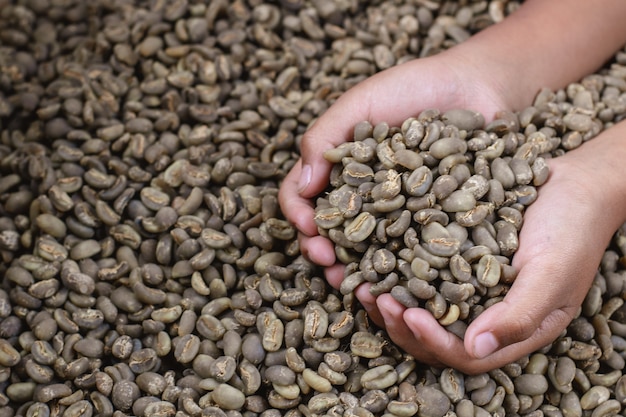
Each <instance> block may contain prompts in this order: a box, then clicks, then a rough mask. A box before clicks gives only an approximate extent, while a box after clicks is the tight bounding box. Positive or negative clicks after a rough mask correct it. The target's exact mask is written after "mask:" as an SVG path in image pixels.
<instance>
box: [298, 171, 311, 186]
mask: <svg viewBox="0 0 626 417" xmlns="http://www.w3.org/2000/svg"><path fill="white" fill-rule="evenodd" d="M310 183H311V165H303V166H302V172H300V181H299V182H298V192H302V191H304V190H305V189H306V187H308V186H309V184H310Z"/></svg>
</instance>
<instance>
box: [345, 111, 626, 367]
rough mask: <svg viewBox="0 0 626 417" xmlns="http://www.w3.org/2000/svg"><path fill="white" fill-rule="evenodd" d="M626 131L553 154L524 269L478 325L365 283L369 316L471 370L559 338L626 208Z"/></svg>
mask: <svg viewBox="0 0 626 417" xmlns="http://www.w3.org/2000/svg"><path fill="white" fill-rule="evenodd" d="M625 133H626V124H625V123H621V124H620V125H617V126H616V127H615V128H613V129H610V130H607V131H606V132H604V133H603V134H601V135H600V136H599V137H597V138H595V139H593V140H592V141H590V142H588V143H586V144H585V145H583V146H582V147H580V148H579V149H577V150H574V151H571V152H569V153H567V154H566V155H564V156H562V157H559V158H555V159H553V160H550V161H549V165H550V169H551V174H550V177H549V179H548V181H547V182H546V183H545V184H544V185H543V186H542V187H541V188H540V190H539V196H538V198H537V200H536V201H535V202H534V203H533V204H532V205H531V206H530V207H529V208H528V210H527V211H526V213H525V215H524V224H523V227H522V230H521V233H520V240H519V241H520V247H519V249H518V251H517V253H516V254H515V255H514V258H513V266H514V267H515V268H516V269H517V270H518V271H519V274H518V276H517V279H516V280H515V282H514V284H513V285H512V287H511V289H510V291H509V293H508V294H507V295H506V297H505V298H504V300H503V301H502V302H500V303H498V304H495V305H493V306H492V307H490V308H488V309H487V310H485V312H484V313H483V314H481V315H480V316H479V317H478V318H477V319H476V320H475V321H474V322H473V323H472V324H471V325H470V326H469V328H468V330H467V332H466V334H465V340H464V341H461V340H460V339H459V338H457V337H455V336H453V335H452V334H450V333H448V332H446V331H445V330H444V329H443V328H442V327H441V326H439V324H438V323H437V321H436V320H435V319H434V318H433V317H432V316H431V315H430V313H428V312H427V311H425V310H422V309H415V308H413V309H405V308H404V307H403V306H402V305H400V304H399V303H398V302H396V301H395V300H394V299H393V298H392V297H391V296H390V295H384V296H380V297H378V299H376V300H375V299H374V298H373V297H372V296H371V295H369V293H368V291H367V288H365V286H362V288H359V289H358V290H357V291H358V297H359V299H360V301H361V302H362V303H363V304H364V306H365V308H366V310H368V312H369V315H370V317H371V318H372V319H373V320H374V321H375V322H377V323H378V324H380V325H382V326H384V327H386V330H387V332H388V334H389V336H390V337H391V339H392V340H394V341H395V342H396V343H397V344H398V345H399V346H400V347H402V348H403V349H405V350H406V351H407V352H408V353H410V354H412V355H414V356H415V357H416V358H417V359H418V360H420V361H422V362H426V363H429V364H431V365H446V366H451V367H454V368H456V369H459V370H461V371H463V372H466V373H479V372H484V371H487V370H490V369H494V368H497V367H500V366H503V365H505V364H507V363H510V362H513V361H515V360H517V359H519V358H520V357H522V356H524V355H527V354H529V353H531V352H533V351H535V350H537V349H539V348H542V347H543V346H546V345H548V344H549V343H551V342H552V341H553V340H554V339H556V338H557V337H558V335H559V334H560V333H561V332H562V331H563V330H564V329H565V328H566V326H567V325H568V324H569V322H570V321H571V319H572V318H574V317H575V315H576V313H577V311H578V308H579V307H580V305H581V303H582V301H583V299H584V297H585V295H586V294H587V291H588V290H589V287H590V285H591V283H592V281H593V278H594V276H595V274H596V271H597V268H598V265H599V263H600V260H601V258H602V255H603V253H604V251H605V249H606V247H607V245H608V243H609V241H610V239H611V236H612V235H613V233H614V232H615V230H617V228H618V227H619V226H620V225H621V224H622V223H623V222H624V220H625V218H626V209H624V207H626V206H624V200H625V199H626V191H625V187H624V186H623V185H622V184H620V180H619V178H620V177H621V175H620V172H623V171H624V168H623V166H622V165H621V162H620V161H623V160H624V159H623V158H624V155H625V154H626V144H625V143H624V141H623V139H624V137H623V135H624V134H625ZM612 153H613V154H612Z"/></svg>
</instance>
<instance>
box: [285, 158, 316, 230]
mask: <svg viewBox="0 0 626 417" xmlns="http://www.w3.org/2000/svg"><path fill="white" fill-rule="evenodd" d="M301 165H302V161H298V162H297V163H296V165H294V167H293V168H292V169H291V171H289V173H288V174H287V176H286V177H285V179H284V180H283V182H282V184H281V186H280V190H279V191H278V202H279V204H280V208H281V210H282V212H283V214H284V215H285V218H286V219H287V220H289V221H290V222H291V223H292V224H294V225H295V226H296V228H297V229H298V230H299V231H300V232H301V233H303V234H305V235H306V236H316V235H317V234H318V232H317V225H316V224H315V221H314V216H315V210H314V209H313V202H312V201H311V200H310V199H308V198H304V197H302V196H301V195H299V194H298V181H299V178H300V171H301Z"/></svg>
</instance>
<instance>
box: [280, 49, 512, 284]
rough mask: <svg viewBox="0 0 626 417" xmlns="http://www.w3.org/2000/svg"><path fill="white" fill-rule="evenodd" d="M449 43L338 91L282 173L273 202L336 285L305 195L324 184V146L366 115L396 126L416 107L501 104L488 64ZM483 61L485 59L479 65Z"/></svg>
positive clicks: (490, 111) (331, 255)
mask: <svg viewBox="0 0 626 417" xmlns="http://www.w3.org/2000/svg"><path fill="white" fill-rule="evenodd" d="M454 50H455V48H452V49H451V50H449V51H446V52H442V53H440V54H438V55H436V56H433V57H428V58H423V59H417V60H413V61H409V62H407V63H404V64H401V65H398V66H396V67H392V68H390V69H388V70H385V71H382V72H380V73H378V74H376V75H374V76H372V77H370V78H368V79H366V80H365V81H363V82H361V83H359V84H358V85H356V86H355V87H353V88H352V89H350V90H349V91H347V92H346V93H344V94H343V95H342V96H341V97H340V98H339V99H338V100H337V101H336V102H335V103H334V104H333V105H332V106H331V107H330V108H329V109H328V110H327V111H326V112H325V113H324V114H323V115H322V116H321V117H320V118H319V119H318V120H317V121H316V122H315V123H314V124H313V126H312V127H311V128H310V129H309V130H308V131H307V132H306V133H305V134H304V136H303V138H302V142H301V159H300V160H299V161H298V162H297V164H296V165H295V166H294V168H293V169H292V170H291V171H290V172H289V174H288V175H287V176H286V178H285V179H284V181H283V183H282V185H281V187H280V193H279V202H280V206H281V209H282V211H283V213H284V215H285V217H286V218H287V219H288V220H289V221H290V222H292V223H293V224H294V225H295V226H296V228H297V229H298V231H299V241H300V248H301V252H302V254H303V255H304V256H305V257H307V258H309V259H310V260H311V261H312V262H314V263H316V264H318V265H321V266H323V267H325V275H326V278H327V280H328V281H329V282H330V284H331V285H333V286H334V287H336V288H338V287H339V284H340V282H341V280H342V279H343V266H342V265H340V264H337V261H336V258H335V251H334V247H333V245H332V244H331V242H330V241H329V240H328V239H326V238H324V237H321V236H319V234H318V231H317V226H316V225H315V222H314V220H313V217H314V206H313V204H314V201H312V200H311V199H312V198H314V197H315V196H316V195H318V194H320V193H321V192H322V191H324V189H325V188H326V187H327V186H328V182H329V175H330V170H331V167H332V165H331V164H330V163H329V162H328V161H326V160H325V159H324V157H323V153H324V151H326V150H328V149H332V148H335V147H336V146H337V145H339V144H341V143H343V142H346V141H349V140H351V139H352V131H353V128H354V125H355V124H357V123H358V122H361V121H365V120H367V121H369V122H370V123H372V124H373V125H375V124H377V123H379V122H387V123H388V124H389V125H392V126H394V125H395V126H399V125H400V124H401V123H402V122H403V121H404V120H405V119H407V118H409V117H411V116H417V115H418V114H419V113H420V112H421V111H422V110H424V109H429V108H434V109H439V110H441V111H445V110H448V109H453V108H464V109H472V110H476V111H479V112H481V113H482V114H483V115H484V116H485V118H487V119H490V118H492V117H493V115H494V113H495V112H496V111H498V110H504V109H506V108H507V107H506V105H505V103H504V101H503V100H502V99H501V94H500V93H499V92H498V91H497V88H496V87H495V86H494V83H493V77H491V76H490V74H489V70H485V69H482V68H481V67H480V65H478V64H475V63H473V62H469V59H468V58H466V57H463V56H461V55H460V54H455V51H454ZM482 66H483V67H484V66H485V65H482Z"/></svg>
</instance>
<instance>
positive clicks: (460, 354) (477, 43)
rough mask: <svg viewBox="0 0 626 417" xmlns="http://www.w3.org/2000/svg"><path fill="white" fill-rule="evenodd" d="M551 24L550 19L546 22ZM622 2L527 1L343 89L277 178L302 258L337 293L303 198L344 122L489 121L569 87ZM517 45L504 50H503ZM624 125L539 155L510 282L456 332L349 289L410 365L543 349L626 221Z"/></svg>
mask: <svg viewBox="0 0 626 417" xmlns="http://www.w3.org/2000/svg"><path fill="white" fill-rule="evenodd" d="M557 16H558V18H555V17H557ZM624 16H626V2H624V1H623V0H598V1H595V2H589V1H588V0H529V1H526V2H525V3H524V4H523V6H522V7H520V9H519V10H518V11H516V12H515V13H513V14H512V15H511V16H509V17H507V18H506V19H505V20H504V21H503V22H501V23H499V24H497V25H494V26H492V27H490V28H488V29H486V30H484V31H482V32H480V33H478V34H477V35H475V36H473V37H472V38H470V39H469V40H467V41H466V42H464V43H462V44H460V45H458V46H456V47H454V48H451V49H449V50H448V51H445V52H442V53H440V54H438V55H436V56H433V57H428V58H423V59H418V60H413V61H410V62H407V63H405V64H402V65H399V66H396V67H393V68H390V69H388V70H386V71H382V72H380V73H378V74H376V75H374V76H372V77H370V78H369V79H367V80H365V81H363V82H362V83H360V84H358V85H356V86H355V87H353V88H352V89H351V90H349V91H348V92H346V93H344V94H343V95H342V96H341V97H340V98H339V99H338V100H337V101H336V102H335V104H333V106H331V107H330V108H329V109H328V110H327V111H326V113H325V114H324V115H322V116H321V117H320V118H319V119H318V120H317V121H316V123H315V124H314V125H313V126H312V127H311V128H310V129H309V131H308V132H307V133H306V134H305V135H304V137H303V140H302V144H301V160H300V161H299V162H298V163H297V164H296V165H295V166H294V168H293V169H292V170H291V172H290V173H289V174H288V176H287V177H286V179H285V181H284V182H283V184H282V186H281V190H280V194H279V201H280V204H281V208H282V210H283V213H284V214H285V216H286V217H287V219H288V220H290V221H291V222H292V223H293V224H295V226H296V227H297V228H298V230H299V233H300V236H299V238H300V244H301V249H302V253H303V254H304V255H305V256H307V257H308V258H309V259H310V260H311V261H312V262H315V263H317V264H319V265H321V266H323V267H324V269H325V275H326V278H327V280H328V282H329V283H330V284H331V285H332V286H334V287H335V288H338V287H339V285H340V283H341V280H342V279H343V270H344V266H343V265H341V264H339V263H337V260H336V259H335V255H334V249H333V245H332V244H331V242H330V241H329V240H327V239H325V238H323V237H321V236H319V235H318V233H317V227H316V225H315V223H314V221H313V215H314V210H313V207H314V206H313V202H312V200H311V199H312V198H313V197H315V196H316V195H317V194H319V193H320V192H322V191H323V190H324V189H325V188H326V187H327V185H328V178H329V172H330V168H331V165H330V164H329V163H328V162H327V161H325V160H324V159H323V157H322V154H323V152H324V151H325V150H327V149H331V148H334V147H336V146H337V145H338V144H340V143H342V142H345V141H347V140H350V137H351V134H352V128H353V126H354V125H355V124H356V123H357V122H360V121H362V120H369V121H370V122H371V123H372V124H376V123H379V122H383V121H385V122H387V123H389V124H390V125H399V124H400V123H401V122H402V121H403V120H405V119H406V118H408V117H411V116H414V115H416V114H418V113H419V112H420V111H422V110H424V109H427V108H437V109H440V110H442V111H445V110H447V109H453V108H468V109H473V110H477V111H479V112H481V113H482V114H483V115H485V118H486V119H487V121H489V120H491V119H493V117H494V114H495V112H497V111H499V110H520V109H522V108H523V107H525V106H527V105H530V104H531V103H532V101H533V99H534V97H535V95H536V93H537V92H538V91H539V90H540V89H541V88H543V87H547V88H551V89H553V90H555V89H558V88H561V87H564V86H566V85H567V84H568V83H571V82H574V81H577V80H579V79H580V78H582V77H583V76H585V75H586V74H590V73H592V72H593V71H595V70H597V69H598V68H599V67H601V66H602V64H603V63H604V62H606V60H607V59H609V58H610V57H611V56H613V55H614V54H615V52H616V51H617V50H618V49H619V48H620V47H621V46H622V45H623V42H624V40H626V26H624V25H623V17H624ZM513 52H515V53H513ZM624 136H626V123H618V124H616V125H615V126H614V127H612V128H610V129H607V130H606V131H604V132H603V133H601V134H600V135H599V136H598V137H596V138H594V139H593V140H592V141H589V142H586V143H585V144H583V145H582V146H581V147H579V148H578V149H576V150H574V151H570V152H568V153H567V154H565V155H564V156H562V157H559V158H555V159H553V160H551V161H549V165H550V177H549V179H548V181H547V182H546V184H544V185H543V186H542V187H541V188H540V190H539V194H538V198H537V200H536V201H535V203H533V204H532V205H531V206H530V207H529V209H528V210H527V211H526V213H525V215H524V225H523V227H522V230H521V232H520V246H519V249H518V251H517V252H516V254H515V256H514V258H513V266H514V267H515V268H516V269H517V271H519V272H518V277H517V279H516V281H515V283H514V285H513V286H512V287H511V290H510V291H509V293H508V294H507V295H506V297H505V298H504V300H503V301H502V302H501V303H498V304H495V305H494V306H492V307H490V308H488V309H487V310H486V311H485V312H484V313H483V314H481V315H480V316H479V317H478V318H477V319H476V320H475V321H474V322H473V323H472V324H471V325H470V326H469V328H468V330H467V332H466V335H465V339H464V340H460V339H459V338H457V337H456V336H454V335H452V334H451V333H448V332H447V331H446V330H445V329H444V328H443V327H441V326H440V325H439V324H438V323H437V321H436V320H435V319H434V318H433V317H432V316H431V315H430V313H429V312H428V311H426V310H423V309H419V308H411V309H406V308H405V307H403V306H402V305H400V304H399V303H397V302H396V301H395V300H394V299H393V298H392V297H391V296H390V295H381V296H380V297H378V298H374V297H372V296H371V295H370V294H369V291H368V286H367V284H364V285H361V286H360V287H358V288H357V290H356V295H357V297H358V299H359V301H360V302H361V304H362V305H363V306H364V308H365V309H366V310H367V312H368V314H369V316H370V318H371V319H372V320H373V321H374V322H375V323H377V324H378V325H380V326H384V327H385V328H386V330H387V332H388V334H389V336H390V337H391V339H392V340H393V341H394V342H395V343H397V344H398V345H399V346H400V347H402V348H403V349H405V350H406V351H407V352H408V353H410V354H411V355H413V356H414V357H415V358H416V359H417V360H420V361H422V362H425V363H427V364H430V365H434V366H450V367H453V368H456V369H458V370H460V371H463V372H465V373H470V374H474V373H480V372H484V371H487V370H490V369H494V368H498V367H501V366H503V365H505V364H507V363H510V362H513V361H515V360H517V359H519V358H520V357H522V356H524V355H527V354H529V353H531V352H533V351H535V350H537V349H539V348H541V347H543V346H545V345H547V344H549V343H551V342H552V341H553V340H554V339H555V338H556V337H558V336H559V334H561V332H562V331H563V330H564V329H565V328H566V327H567V325H568V324H569V322H570V321H571V320H572V318H573V317H575V315H576V313H577V312H578V310H579V308H580V305H581V303H582V301H583V299H584V297H585V295H586V293H587V291H588V289H589V287H590V285H591V283H592V281H593V278H594V276H595V273H596V271H597V267H598V265H599V263H600V260H601V257H602V254H603V253H604V250H605V248H606V246H607V245H608V243H609V241H610V239H611V237H612V235H613V233H614V232H615V231H616V230H617V228H618V227H619V226H620V225H621V224H623V223H624V222H625V221H626V210H624V209H623V207H626V182H624V181H621V178H622V176H623V173H624V171H625V170H626V169H625V168H624V167H623V161H624V160H626V159H625V158H626V142H625V140H626V138H624Z"/></svg>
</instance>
